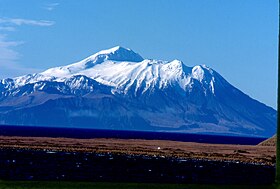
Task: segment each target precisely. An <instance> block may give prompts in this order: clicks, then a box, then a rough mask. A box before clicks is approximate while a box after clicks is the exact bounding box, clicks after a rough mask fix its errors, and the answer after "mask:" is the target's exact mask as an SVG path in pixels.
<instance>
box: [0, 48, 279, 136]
mask: <svg viewBox="0 0 280 189" xmlns="http://www.w3.org/2000/svg"><path fill="white" fill-rule="evenodd" d="M0 92H1V93H0V123H1V124H30V125H34V124H39V125H55V124H58V126H72V127H81V126H85V127H93V128H96V127H98V128H108V129H128V130H130V129H132V130H155V131H168V132H170V131H171V132H189V133H210V134H225V135H244V136H245V135H246V136H247V135H248V136H262V137H263V136H265V137H268V136H272V135H273V134H274V133H275V130H276V111H275V110H274V109H272V108H270V107H268V106H266V105H265V104H263V103H260V102H258V101H256V100H254V99H252V98H250V97H249V96H248V95H246V94H244V93H243V92H242V91H240V90H238V89H237V88H235V87H234V86H232V85H231V84H230V83H228V82H227V81H226V80H225V79H224V78H223V77H222V76H221V75H220V74H219V73H218V72H216V71H215V70H213V69H211V68H209V67H207V66H205V65H197V66H193V67H188V66H186V65H185V64H184V63H183V62H181V61H179V60H172V61H162V60H152V59H143V58H142V57H141V56H140V55H139V54H137V53H135V52H134V51H133V50H131V49H127V48H123V47H120V46H117V47H113V48H111V49H108V50H103V51H100V52H98V53H95V54H93V55H92V56H89V57H88V58H85V59H83V60H82V61H80V62H77V63H73V64H70V65H67V66H60V67H55V68H50V69H48V70H46V71H44V72H41V73H37V74H28V75H25V76H20V77H16V78H13V79H6V80H1V81H0ZM46 109H49V111H52V112H48V111H47V110H46ZM40 112H41V114H43V112H48V113H49V115H51V116H52V119H53V122H50V120H48V119H46V118H44V117H43V116H42V115H41V114H40V115H38V114H39V113H40ZM53 112H57V114H59V116H58V117H59V118H58V117H56V115H54V114H53ZM13 114H14V115H13ZM15 115H17V116H18V117H20V119H18V117H16V116H15ZM17 119H18V120H20V121H17ZM55 120H56V122H55ZM59 124H60V125H59Z"/></svg>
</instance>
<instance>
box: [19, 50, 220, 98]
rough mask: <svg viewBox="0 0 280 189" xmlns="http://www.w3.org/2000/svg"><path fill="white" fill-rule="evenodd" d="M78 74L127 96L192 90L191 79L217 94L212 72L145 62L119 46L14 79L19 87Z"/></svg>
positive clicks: (148, 60) (157, 62) (163, 63)
mask: <svg viewBox="0 0 280 189" xmlns="http://www.w3.org/2000/svg"><path fill="white" fill-rule="evenodd" d="M76 75H85V76H87V77H89V78H92V79H94V80H96V81H97V82H100V83H102V84H104V85H108V86H112V87H114V88H115V91H116V92H119V93H121V92H123V93H127V91H129V90H130V89H131V88H132V87H135V89H134V90H135V92H137V90H139V89H140V88H142V91H143V92H145V91H147V90H148V89H149V88H155V87H157V88H159V89H162V88H165V87H167V86H169V85H173V86H174V85H178V86H179V87H180V88H182V89H183V90H186V89H187V88H191V85H190V84H191V80H192V79H195V80H197V81H199V82H200V83H201V84H202V85H205V84H207V85H209V88H210V91H212V93H214V85H215V81H214V75H213V71H212V70H211V69H210V68H208V67H206V66H194V67H187V66H186V65H184V64H183V63H182V62H181V61H179V60H173V61H161V60H150V59H143V58H142V57H141V56H140V55H139V54H137V53H135V52H133V51H132V50H131V49H126V48H123V47H120V46H117V47H113V48H111V49H108V50H102V51H100V52H98V53H96V54H94V55H92V56H90V57H88V58H86V59H84V60H82V61H80V62H77V63H74V64H70V65H67V66H60V67H55V68H50V69H48V70H46V71H44V72H42V73H39V74H32V75H31V74H29V75H25V76H21V77H16V78H14V81H15V85H16V86H22V85H25V84H28V83H36V82H38V81H60V82H64V81H65V80H66V79H69V78H71V77H73V76H76Z"/></svg>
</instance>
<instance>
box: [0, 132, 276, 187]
mask: <svg viewBox="0 0 280 189" xmlns="http://www.w3.org/2000/svg"><path fill="white" fill-rule="evenodd" d="M274 163H275V147H273V146H251V145H225V144H223V145H221V144H203V143H193V142H176V141H162V140H140V139H137V140H133V139H70V138H42V137H4V136H2V137H0V167H1V169H0V179H2V180H6V181H5V182H2V183H1V184H2V185H3V186H1V187H2V188H3V187H4V185H6V186H8V185H9V184H10V185H11V184H13V183H14V181H16V182H15V183H14V184H19V185H20V184H29V185H30V184H31V185H32V184H38V185H40V183H41V182H34V183H33V182H26V181H27V180H30V181H79V182H83V181H87V182H90V183H84V184H86V185H92V184H93V185H94V183H95V185H96V187H97V188H98V187H99V186H100V187H102V186H101V185H102V183H100V182H111V183H112V184H108V187H109V188H110V187H111V186H112V187H113V186H114V183H115V184H116V183H165V184H194V185H188V187H187V188H190V186H191V187H193V188H195V187H198V188H199V187H201V186H203V185H201V184H222V185H228V184H230V185H234V184H245V185H246V184H253V185H266V186H264V187H271V186H272V183H273V181H274V174H275V165H274ZM9 180H10V181H9ZM20 180H22V181H25V182H23V183H19V182H18V181H20ZM92 182H94V183H92ZM48 184H50V185H52V184H54V185H57V184H59V182H47V183H46V185H44V186H47V185H48ZM62 184H63V185H64V184H67V182H66V183H65V182H63V183H62ZM197 184H199V185H197ZM10 185H9V186H10ZM117 185H118V186H117V187H118V188H122V187H123V188H129V187H132V188H133V187H134V188H139V187H140V188H141V187H142V188H145V185H141V184H140V185H138V184H132V185H131V186H130V185H129V184H117ZM148 185H149V186H150V187H149V188H152V187H153V186H154V187H159V186H160V185H153V184H148ZM165 186H167V185H163V187H165ZM184 186H185V185H170V187H169V188H172V187H173V188H177V187H179V188H180V187H184ZM211 186H213V187H214V186H215V185H211ZM1 187H0V188H1ZM34 187H36V186H34ZM62 187H64V186H62ZM96 187H95V188H96ZM233 187H234V186H233ZM12 188H13V187H12ZM14 188H16V187H14ZM27 188H30V187H29V186H28V187H27ZM115 188H116V187H115ZM207 188H209V187H207ZM247 188H248V187H247Z"/></svg>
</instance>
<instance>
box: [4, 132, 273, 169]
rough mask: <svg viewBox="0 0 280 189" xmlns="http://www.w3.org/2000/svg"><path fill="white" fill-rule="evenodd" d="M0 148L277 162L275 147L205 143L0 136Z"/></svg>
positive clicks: (271, 163) (270, 163)
mask: <svg viewBox="0 0 280 189" xmlns="http://www.w3.org/2000/svg"><path fill="white" fill-rule="evenodd" d="M0 149H26V150H45V151H65V152H93V153H112V154H115V155H145V156H158V157H162V158H167V157H173V158H185V159H190V158H191V159H204V160H216V161H236V162H244V163H260V164H266V165H274V164H275V161H276V147H275V146H264V145H256V146H254V145H229V144H206V143H195V142H178V141H168V140H143V139H114V138H98V139H74V138H50V137H18V136H0Z"/></svg>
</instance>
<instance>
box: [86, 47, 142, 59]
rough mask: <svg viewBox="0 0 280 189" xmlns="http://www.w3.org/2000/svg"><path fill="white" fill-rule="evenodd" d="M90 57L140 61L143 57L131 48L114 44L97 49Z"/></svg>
mask: <svg viewBox="0 0 280 189" xmlns="http://www.w3.org/2000/svg"><path fill="white" fill-rule="evenodd" d="M90 59H102V60H115V61H126V62H141V61H143V60H144V59H143V58H142V57H141V56H140V55H139V54H138V53H136V52H134V51H133V50H131V49H128V48H125V47H121V46H116V47H113V48H110V49H106V50H102V51H99V52H98V53H95V54H94V55H92V56H91V57H90Z"/></svg>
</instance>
